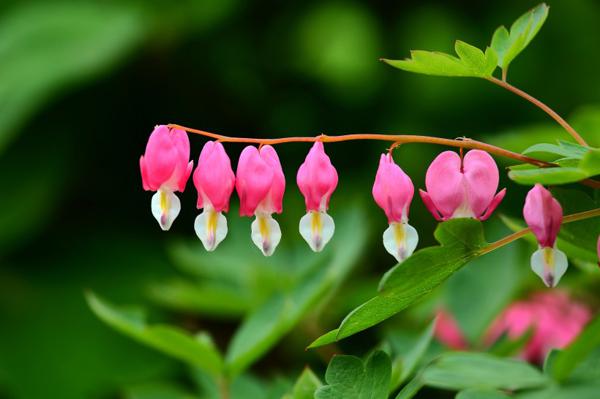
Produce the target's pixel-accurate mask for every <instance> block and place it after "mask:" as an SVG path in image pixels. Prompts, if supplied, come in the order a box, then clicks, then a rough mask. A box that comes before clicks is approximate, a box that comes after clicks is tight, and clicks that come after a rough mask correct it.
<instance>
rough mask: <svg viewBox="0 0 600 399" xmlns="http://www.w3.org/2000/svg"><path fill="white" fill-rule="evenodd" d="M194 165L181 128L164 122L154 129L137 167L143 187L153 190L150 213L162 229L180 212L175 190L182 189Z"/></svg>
mask: <svg viewBox="0 0 600 399" xmlns="http://www.w3.org/2000/svg"><path fill="white" fill-rule="evenodd" d="M193 164H194V163H193V162H192V161H190V142H189V139H188V136H187V133H186V132H185V131H184V130H181V129H169V128H168V127H167V126H164V125H159V126H156V127H155V128H154V131H153V132H152V134H150V138H149V139H148V144H146V152H145V154H144V155H142V157H141V158H140V170H141V172H142V184H143V186H144V190H146V191H156V193H155V194H154V195H153V196H152V200H151V209H152V215H154V218H155V219H156V220H157V221H158V223H159V224H160V227H161V228H162V229H163V230H169V229H170V228H171V225H172V224H173V221H174V220H175V218H176V217H177V215H179V211H180V210H181V202H180V201H179V198H177V196H176V195H175V194H174V192H175V191H180V192H183V190H184V189H185V185H186V183H187V181H188V178H189V177H190V174H191V173H192V168H193Z"/></svg>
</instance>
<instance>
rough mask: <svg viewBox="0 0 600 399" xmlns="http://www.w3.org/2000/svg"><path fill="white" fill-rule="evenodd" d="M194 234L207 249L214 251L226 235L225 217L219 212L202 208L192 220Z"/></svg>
mask: <svg viewBox="0 0 600 399" xmlns="http://www.w3.org/2000/svg"><path fill="white" fill-rule="evenodd" d="M194 230H196V235H197V236H198V238H199V239H200V241H202V244H203V245H204V248H205V249H206V250H207V251H209V252H210V251H214V250H215V249H216V248H217V246H218V245H219V244H220V243H221V241H223V240H224V239H225V237H226V236H227V219H226V218H225V216H223V214H222V213H221V212H215V210H214V209H206V208H205V209H204V210H203V211H202V213H201V214H200V215H198V216H197V217H196V220H195V222H194Z"/></svg>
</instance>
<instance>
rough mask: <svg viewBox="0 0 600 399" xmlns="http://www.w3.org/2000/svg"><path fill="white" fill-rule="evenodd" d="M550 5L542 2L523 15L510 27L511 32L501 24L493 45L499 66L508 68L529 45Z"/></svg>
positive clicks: (543, 20) (495, 33)
mask: <svg viewBox="0 0 600 399" xmlns="http://www.w3.org/2000/svg"><path fill="white" fill-rule="evenodd" d="M548 9H549V7H548V6H547V5H546V4H544V3H542V4H540V5H538V6H537V7H535V8H534V9H532V10H530V11H528V12H527V13H525V14H523V15H521V16H520V17H519V18H518V19H517V20H516V21H515V22H514V23H513V24H512V26H511V27H510V32H509V31H508V30H507V29H506V28H505V27H504V26H501V27H499V28H498V29H496V31H495V32H494V36H493V37H492V43H491V47H492V48H493V49H494V50H495V51H496V54H497V55H498V66H499V67H500V68H502V69H507V68H508V66H509V65H510V63H511V62H512V61H513V60H514V59H515V58H516V57H517V55H519V53H521V51H523V50H524V49H525V47H527V45H528V44H529V43H530V42H531V40H533V38H534V37H535V35H536V34H537V33H538V31H539V30H540V28H541V27H542V25H543V24H544V22H545V21H546V18H547V17H548Z"/></svg>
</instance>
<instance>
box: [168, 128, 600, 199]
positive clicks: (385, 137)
mask: <svg viewBox="0 0 600 399" xmlns="http://www.w3.org/2000/svg"><path fill="white" fill-rule="evenodd" d="M565 123H566V122H565ZM168 126H169V127H170V128H175V129H182V130H185V131H187V132H189V133H194V134H199V135H201V136H204V137H209V138H212V139H215V140H217V141H220V142H222V143H246V144H259V145H261V146H262V145H267V144H269V145H275V144H285V143H314V142H315V141H322V142H323V143H338V142H343V141H355V140H378V141H391V142H393V143H394V144H393V145H392V148H395V147H397V146H398V145H400V144H406V143H426V144H437V145H444V146H448V147H456V148H468V149H478V150H483V151H487V152H489V153H490V154H494V155H497V156H501V157H504V158H510V159H514V160H516V161H519V162H524V163H529V164H532V165H535V166H539V167H542V168H544V167H552V166H558V165H556V164H554V163H551V162H545V161H542V160H539V159H535V158H531V157H528V156H526V155H522V154H519V153H516V152H513V151H509V150H506V149H504V148H501V147H497V146H495V145H492V144H487V143H483V142H481V141H477V140H472V139H469V138H465V137H461V138H458V139H446V138H442V137H431V136H422V135H413V134H399V135H398V134H377V133H357V134H343V135H336V136H332V135H326V134H321V135H318V136H312V137H311V136H295V137H280V138H272V139H266V138H264V139H263V138H249V137H230V136H224V135H221V134H217V133H212V132H207V131H204V130H199V129H193V128H190V127H186V126H181V125H177V124H169V125H168ZM581 183H582V184H584V185H586V186H589V187H592V188H600V182H598V181H596V180H593V179H584V180H581Z"/></svg>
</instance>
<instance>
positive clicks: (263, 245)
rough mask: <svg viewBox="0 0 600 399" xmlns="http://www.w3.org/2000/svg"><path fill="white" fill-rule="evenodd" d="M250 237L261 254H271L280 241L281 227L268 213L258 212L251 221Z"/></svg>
mask: <svg viewBox="0 0 600 399" xmlns="http://www.w3.org/2000/svg"><path fill="white" fill-rule="evenodd" d="M251 230H252V231H251V237H252V242H253V243H254V245H256V246H257V247H258V249H260V250H261V252H262V253H263V255H265V256H271V255H273V252H275V248H277V245H279V241H281V229H280V228H279V224H278V223H277V221H276V220H275V219H273V218H272V217H271V215H269V214H263V213H259V214H257V215H256V219H254V221H253V222H252V226H251Z"/></svg>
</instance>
